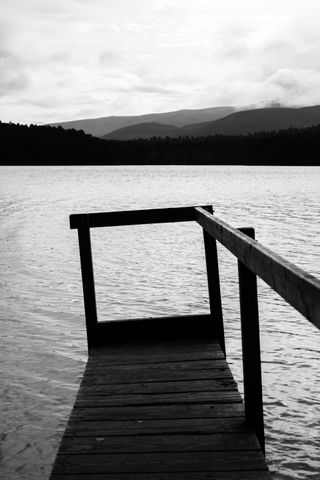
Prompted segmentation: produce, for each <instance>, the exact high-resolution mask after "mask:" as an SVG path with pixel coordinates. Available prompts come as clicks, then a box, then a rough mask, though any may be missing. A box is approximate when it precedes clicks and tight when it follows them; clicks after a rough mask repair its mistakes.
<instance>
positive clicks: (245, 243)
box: [70, 205, 320, 451]
mask: <svg viewBox="0 0 320 480" xmlns="http://www.w3.org/2000/svg"><path fill="white" fill-rule="evenodd" d="M212 212H213V210H212V206H211V205H206V206H203V207H178V208H165V209H149V210H130V211H122V212H104V213H85V214H76V215H70V228H77V229H78V237H79V248H80V261H81V272H82V283H83V294H84V306H85V317H86V326H87V339H88V349H89V351H90V348H91V346H94V345H95V344H96V341H97V332H98V318H97V309H96V298H95V285H94V274H93V262H92V252H91V239H90V228H92V227H113V226H122V225H136V224H151V223H168V222H186V221H187V222H189V221H196V222H197V223H198V224H200V225H201V226H202V229H203V234H204V247H205V257H206V266H207V278H208V293H209V302H210V316H209V318H210V319H211V320H212V322H213V324H214V328H215V335H216V338H217V340H218V341H219V343H220V345H221V349H222V351H223V352H224V353H225V340H224V325H223V312H222V304H221V292H220V278H219V266H218V255H217V245H216V243H217V241H218V242H220V243H221V244H222V245H223V246H224V247H226V248H227V249H228V250H229V251H230V252H231V253H233V254H234V255H235V256H236V257H237V259H238V267H239V293H240V318H241V337H242V359H243V380H244V397H245V398H244V400H245V402H244V403H245V414H246V419H247V421H248V422H249V424H251V426H252V428H253V430H254V431H255V433H256V435H257V438H258V440H259V443H260V445H261V448H262V450H263V451H264V425H263V402H262V381H261V359H260V338H259V314H258V296H257V280H256V277H257V276H258V277H260V278H262V280H264V281H265V282H266V283H267V284H268V285H269V286H270V287H271V288H273V290H275V291H276V292H277V293H279V294H280V295H281V296H282V297H283V298H284V299H285V300H286V301H287V302H288V303H289V304H290V305H292V306H293V307H294V308H295V309H296V310H298V311H299V312H300V313H302V315H304V316H305V317H306V318H307V319H308V320H310V321H311V322H312V323H313V324H314V325H315V326H316V327H317V328H318V329H320V280H318V279H317V278H316V277H314V276H313V275H310V274H308V273H307V272H305V271H304V270H302V269H301V268H299V267H297V266H296V265H294V264H293V263H291V262H289V261H287V260H285V259H284V258H282V257H281V256H280V255H278V254H276V253H274V252H273V251H272V250H270V249H269V248H267V247H264V246H263V245H261V244H260V243H258V242H257V241H256V240H254V229H252V228H243V229H236V228H233V227H231V226H230V225H228V224H227V223H226V222H224V221H222V220H220V219H218V218H217V217H216V216H214V215H213V213H212ZM241 230H242V231H241ZM250 237H253V238H250ZM100 330H101V329H100Z"/></svg>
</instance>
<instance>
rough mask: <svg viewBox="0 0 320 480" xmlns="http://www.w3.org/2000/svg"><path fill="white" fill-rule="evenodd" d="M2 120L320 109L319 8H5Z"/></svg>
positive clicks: (141, 4) (171, 1)
mask: <svg viewBox="0 0 320 480" xmlns="http://www.w3.org/2000/svg"><path fill="white" fill-rule="evenodd" d="M0 11H1V14H0V120H2V121H12V122H20V123H48V122H55V121H64V120H74V119H80V118H92V117H101V116H108V115H138V114H143V113H150V112H164V111H170V110H177V109H181V108H204V107H212V106H220V105H239V106H242V105H252V104H258V105H264V104H268V103H269V102H280V103H283V104H286V105H313V104H320V27H319V25H320V2H319V0H303V1H302V0H252V1H251V0H196V1H195V0H1V1H0Z"/></svg>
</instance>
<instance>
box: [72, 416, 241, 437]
mask: <svg viewBox="0 0 320 480" xmlns="http://www.w3.org/2000/svg"><path fill="white" fill-rule="evenodd" d="M248 431H250V430H249V429H248V426H247V424H246V423H245V420H244V417H243V418H240V417H238V418H237V417H234V418H228V421H226V419H225V418H204V419H203V418H197V419H195V418H183V419H170V420H144V419H143V418H141V419H140V420H124V421H94V420H93V421H90V422H82V423H80V422H69V423H68V425H67V427H66V431H65V436H68V437H88V436H90V437H92V436H97V437H100V436H128V435H146V434H148V435H149V434H150V435H162V434H164V435H170V434H172V433H177V434H178V433H227V432H248Z"/></svg>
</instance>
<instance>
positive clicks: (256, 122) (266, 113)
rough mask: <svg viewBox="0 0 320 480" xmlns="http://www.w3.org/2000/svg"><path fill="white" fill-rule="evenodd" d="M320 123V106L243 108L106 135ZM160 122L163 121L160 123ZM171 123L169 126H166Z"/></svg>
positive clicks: (201, 133) (231, 131)
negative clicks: (205, 119)
mask: <svg viewBox="0 0 320 480" xmlns="http://www.w3.org/2000/svg"><path fill="white" fill-rule="evenodd" d="M318 124H320V106H319V105H313V106H311V107H299V108H293V107H267V108H259V109H258V108H256V109H252V110H250V109H249V110H241V111H237V112H233V113H231V114H229V115H226V116H224V117H221V118H219V119H217V120H214V121H210V122H200V123H193V124H190V125H185V126H184V127H180V128H177V127H171V129H170V126H169V125H164V124H161V127H160V126H159V129H158V130H157V128H156V124H153V125H152V128H149V127H148V124H146V123H144V124H136V125H135V126H134V127H130V126H128V127H125V128H121V129H117V130H114V131H113V132H110V133H109V134H107V135H105V136H103V137H102V138H104V139H106V140H134V139H138V138H144V139H146V138H151V137H152V136H155V137H159V138H163V137H171V138H177V137H186V136H191V137H205V136H210V135H248V134H253V133H258V132H263V131H267V132H270V131H279V130H284V129H288V128H305V127H311V126H313V125H318ZM158 125H160V124H158ZM166 127H167V128H166Z"/></svg>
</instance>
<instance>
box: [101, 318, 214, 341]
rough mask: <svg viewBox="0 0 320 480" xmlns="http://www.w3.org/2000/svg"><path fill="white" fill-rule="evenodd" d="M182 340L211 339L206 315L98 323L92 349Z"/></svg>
mask: <svg viewBox="0 0 320 480" xmlns="http://www.w3.org/2000/svg"><path fill="white" fill-rule="evenodd" d="M182 338H198V339H199V338H205V339H208V340H209V339H211V338H214V325H213V323H212V321H211V316H210V315H184V316H183V315H181V316H174V317H159V318H144V319H133V320H117V321H109V322H99V323H98V324H97V331H96V336H95V338H94V345H95V346H102V345H108V344H113V343H119V342H121V343H122V342H145V341H152V340H157V341H159V340H174V339H182Z"/></svg>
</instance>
